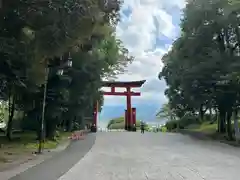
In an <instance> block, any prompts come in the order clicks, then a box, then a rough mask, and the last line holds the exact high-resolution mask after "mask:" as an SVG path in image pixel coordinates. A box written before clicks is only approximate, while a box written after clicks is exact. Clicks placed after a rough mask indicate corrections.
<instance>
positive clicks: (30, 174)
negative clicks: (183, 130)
mask: <svg viewBox="0 0 240 180" xmlns="http://www.w3.org/2000/svg"><path fill="white" fill-rule="evenodd" d="M96 135H97V136H96V141H95V139H94V135H93V134H91V135H90V136H88V137H87V139H86V141H79V142H76V143H74V144H72V146H70V147H69V148H68V149H67V150H66V151H64V152H62V153H60V154H58V155H57V156H55V157H53V158H52V159H50V160H48V161H46V162H44V163H42V164H40V165H37V166H36V167H34V168H31V169H29V170H27V171H25V172H24V173H22V174H20V175H18V176H16V177H14V178H12V179H11V180H146V179H151V180H183V179H184V180H238V179H239V177H240V171H239V167H240V149H239V148H235V147H231V146H228V145H224V144H220V143H216V142H212V141H201V140H196V139H191V138H190V137H188V136H183V135H180V134H168V133H146V134H144V135H142V134H140V133H139V132H137V133H134V132H99V133H97V134H96ZM94 142H95V143H94ZM93 144H94V145H93ZM92 145H93V147H92ZM91 147H92V148H91Z"/></svg>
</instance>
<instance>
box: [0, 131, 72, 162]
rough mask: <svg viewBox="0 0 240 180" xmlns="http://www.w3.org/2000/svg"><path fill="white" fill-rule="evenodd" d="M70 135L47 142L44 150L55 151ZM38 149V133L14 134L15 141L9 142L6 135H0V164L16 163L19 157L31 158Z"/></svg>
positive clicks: (62, 135) (63, 133) (62, 134)
mask: <svg viewBox="0 0 240 180" xmlns="http://www.w3.org/2000/svg"><path fill="white" fill-rule="evenodd" d="M69 136H70V133H66V132H62V133H60V135H59V136H58V137H57V138H56V140H55V141H50V140H46V141H45V142H44V145H43V146H44V149H48V150H50V149H55V148H56V147H57V146H58V145H59V143H60V142H63V141H66V140H67V139H68V137H69ZM37 149H38V141H37V140H36V133H34V132H24V133H14V134H13V140H12V141H8V140H7V139H6V137H5V135H4V134H3V133H2V134H0V163H1V162H2V163H5V162H9V161H14V160H16V159H18V158H19V157H24V156H30V155H32V154H33V152H36V151H37Z"/></svg>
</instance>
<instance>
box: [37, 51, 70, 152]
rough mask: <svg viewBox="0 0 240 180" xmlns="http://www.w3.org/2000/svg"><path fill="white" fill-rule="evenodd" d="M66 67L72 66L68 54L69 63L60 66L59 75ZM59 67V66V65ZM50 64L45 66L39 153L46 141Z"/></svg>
mask: <svg viewBox="0 0 240 180" xmlns="http://www.w3.org/2000/svg"><path fill="white" fill-rule="evenodd" d="M64 67H72V58H71V56H70V53H69V56H68V60H67V63H66V64H64V65H63V67H60V69H58V71H57V75H59V76H61V75H63V68H64ZM58 68H59V67H58ZM49 69H50V68H49V66H47V67H46V68H45V71H46V72H45V81H44V92H43V104H42V118H41V129H40V138H39V144H38V154H41V153H42V150H43V141H44V121H45V106H46V96H47V84H48V78H49Z"/></svg>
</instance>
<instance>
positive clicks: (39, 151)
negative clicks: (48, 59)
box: [38, 67, 49, 154]
mask: <svg viewBox="0 0 240 180" xmlns="http://www.w3.org/2000/svg"><path fill="white" fill-rule="evenodd" d="M45 71H46V75H45V82H44V93H43V106H42V118H41V130H40V138H39V145H38V154H41V153H42V149H43V141H44V121H45V106H46V95H47V84H48V75H49V67H46V68H45Z"/></svg>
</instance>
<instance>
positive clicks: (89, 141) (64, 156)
mask: <svg viewBox="0 0 240 180" xmlns="http://www.w3.org/2000/svg"><path fill="white" fill-rule="evenodd" d="M95 139H96V136H95V134H89V135H88V136H86V139H85V140H79V141H75V142H73V143H72V144H71V145H70V146H69V147H68V148H67V149H66V150H65V151H62V152H60V153H57V154H55V155H54V156H53V157H52V158H50V159H48V160H46V161H44V162H42V163H41V164H38V165H36V166H34V167H32V168H30V169H28V170H27V171H25V172H23V173H21V174H18V175H17V176H15V177H12V178H11V179H10V180H57V179H58V178H59V177H60V176H62V175H63V174H64V173H65V172H67V171H68V170H69V169H70V168H71V167H72V166H74V165H75V164H76V163H77V162H78V161H79V160H80V159H81V158H82V157H84V155H86V154H87V153H88V151H89V150H90V149H91V148H92V147H93V145H94V143H95ZM0 179H1V178H0Z"/></svg>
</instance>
